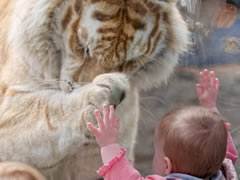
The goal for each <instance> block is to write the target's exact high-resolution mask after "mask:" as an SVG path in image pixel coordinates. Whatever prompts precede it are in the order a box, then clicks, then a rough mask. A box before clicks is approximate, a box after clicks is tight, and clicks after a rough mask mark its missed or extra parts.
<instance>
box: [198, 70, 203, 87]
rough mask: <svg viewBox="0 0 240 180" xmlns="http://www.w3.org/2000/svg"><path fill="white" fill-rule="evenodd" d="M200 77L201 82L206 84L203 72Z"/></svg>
mask: <svg viewBox="0 0 240 180" xmlns="http://www.w3.org/2000/svg"><path fill="white" fill-rule="evenodd" d="M199 77H200V84H201V85H203V84H204V75H203V72H200V73H199Z"/></svg>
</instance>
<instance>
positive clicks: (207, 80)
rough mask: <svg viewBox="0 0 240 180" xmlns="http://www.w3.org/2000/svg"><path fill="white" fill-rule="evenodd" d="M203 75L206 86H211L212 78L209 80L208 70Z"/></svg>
mask: <svg viewBox="0 0 240 180" xmlns="http://www.w3.org/2000/svg"><path fill="white" fill-rule="evenodd" d="M203 73H204V84H205V86H209V85H210V78H209V73H208V70H207V69H205V70H204V72H203Z"/></svg>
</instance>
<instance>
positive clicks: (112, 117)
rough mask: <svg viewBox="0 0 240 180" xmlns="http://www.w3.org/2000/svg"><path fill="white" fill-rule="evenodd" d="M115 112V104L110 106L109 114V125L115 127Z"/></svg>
mask: <svg viewBox="0 0 240 180" xmlns="http://www.w3.org/2000/svg"><path fill="white" fill-rule="evenodd" d="M114 121H115V112H114V106H113V105H111V106H110V114H109V126H111V127H114V124H115V122H114Z"/></svg>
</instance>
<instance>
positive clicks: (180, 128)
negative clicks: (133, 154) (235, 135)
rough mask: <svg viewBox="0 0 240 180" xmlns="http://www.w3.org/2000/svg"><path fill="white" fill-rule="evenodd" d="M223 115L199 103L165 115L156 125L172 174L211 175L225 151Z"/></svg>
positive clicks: (219, 164) (215, 171)
mask: <svg viewBox="0 0 240 180" xmlns="http://www.w3.org/2000/svg"><path fill="white" fill-rule="evenodd" d="M224 122H225V121H224V118H223V117H222V116H221V115H219V114H218V113H216V112H213V111H211V110H209V109H206V108H203V107H200V106H189V107H184V108H179V109H176V110H173V111H171V112H169V113H168V114H166V115H165V116H164V117H163V118H162V119H161V121H160V123H159V125H158V132H159V133H158V135H159V138H160V139H161V140H162V142H163V150H164V153H165V155H166V156H167V157H168V158H169V159H170V160H171V162H172V165H173V173H186V174H189V175H193V176H197V177H200V178H207V177H209V176H212V175H215V174H216V173H217V172H218V170H219V169H220V168H221V165H222V162H223V160H224V157H225V154H226V147H227V131H226V127H225V124H224Z"/></svg>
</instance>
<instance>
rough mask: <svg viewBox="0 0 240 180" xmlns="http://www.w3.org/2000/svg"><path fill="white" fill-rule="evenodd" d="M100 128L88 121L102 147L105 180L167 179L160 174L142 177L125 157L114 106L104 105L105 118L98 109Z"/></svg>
mask: <svg viewBox="0 0 240 180" xmlns="http://www.w3.org/2000/svg"><path fill="white" fill-rule="evenodd" d="M95 115H96V119H97V122H98V128H97V127H95V126H94V125H93V124H92V123H88V128H89V130H90V131H91V132H92V133H93V134H94V136H95V137H96V140H97V142H98V144H99V146H100V147H101V156H102V160H103V163H104V166H103V167H102V168H100V169H99V170H98V174H99V175H101V176H104V179H105V180H144V179H145V180H165V178H163V177H160V176H148V177H146V178H143V177H141V175H140V173H139V172H138V171H137V170H136V169H134V167H133V166H132V165H131V164H130V163H129V161H128V160H127V159H126V158H125V153H126V150H125V149H121V147H120V145H119V144H118V128H119V119H118V118H117V117H116V116H115V114H114V107H113V106H110V112H109V109H108V106H107V105H103V118H102V116H101V114H100V112H99V111H98V110H96V112H95Z"/></svg>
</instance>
